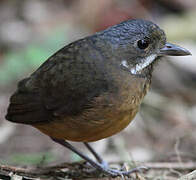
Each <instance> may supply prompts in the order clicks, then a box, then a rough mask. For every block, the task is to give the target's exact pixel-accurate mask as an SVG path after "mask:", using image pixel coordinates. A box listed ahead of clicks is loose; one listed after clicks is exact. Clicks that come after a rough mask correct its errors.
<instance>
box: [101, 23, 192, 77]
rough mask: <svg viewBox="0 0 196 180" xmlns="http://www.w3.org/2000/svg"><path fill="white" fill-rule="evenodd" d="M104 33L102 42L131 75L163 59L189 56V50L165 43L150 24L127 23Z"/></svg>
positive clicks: (164, 36)
mask: <svg viewBox="0 0 196 180" xmlns="http://www.w3.org/2000/svg"><path fill="white" fill-rule="evenodd" d="M103 32H104V33H103V37H104V39H107V41H109V42H110V44H112V50H113V52H115V53H114V54H116V56H119V58H118V59H119V61H120V62H119V63H120V65H122V66H124V67H125V68H128V69H129V70H130V72H131V73H132V74H140V73H141V72H142V70H143V69H145V68H147V67H148V66H149V65H151V64H152V63H154V62H155V61H156V60H157V59H159V57H162V56H186V55H191V53H190V52H189V51H188V50H186V49H184V48H182V47H180V46H177V45H174V44H171V43H168V42H167V41H166V35H165V33H164V31H163V30H162V29H160V28H159V26H158V25H156V24H154V23H152V22H151V21H146V20H140V19H137V20H128V21H124V22H122V23H120V24H118V25H115V26H113V27H111V28H108V29H106V30H105V31H103ZM119 54H120V55H119Z"/></svg>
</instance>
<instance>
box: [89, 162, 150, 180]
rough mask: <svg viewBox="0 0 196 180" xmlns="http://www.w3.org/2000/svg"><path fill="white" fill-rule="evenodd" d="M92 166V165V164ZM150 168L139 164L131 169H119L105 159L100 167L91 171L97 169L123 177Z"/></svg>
mask: <svg viewBox="0 0 196 180" xmlns="http://www.w3.org/2000/svg"><path fill="white" fill-rule="evenodd" d="M90 166H91V165H90ZM148 169H149V168H148V167H146V166H139V167H136V168H133V169H130V170H123V169H121V170H118V169H112V168H110V167H109V165H108V163H107V162H105V161H103V162H102V163H100V167H99V168H96V169H94V170H91V172H93V171H95V172H97V171H99V172H102V173H103V174H105V175H109V176H112V177H116V176H121V177H130V174H132V173H135V172H141V171H147V170H148Z"/></svg>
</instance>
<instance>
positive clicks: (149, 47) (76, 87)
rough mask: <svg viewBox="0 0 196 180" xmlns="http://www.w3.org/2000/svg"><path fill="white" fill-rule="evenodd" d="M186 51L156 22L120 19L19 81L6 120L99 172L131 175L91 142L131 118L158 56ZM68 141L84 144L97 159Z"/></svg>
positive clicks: (72, 44)
mask: <svg viewBox="0 0 196 180" xmlns="http://www.w3.org/2000/svg"><path fill="white" fill-rule="evenodd" d="M186 55H191V53H190V52H189V51H188V50H187V49H185V48H182V47H180V46H178V45H175V44H172V43H169V42H167V40H166V35H165V32H164V31H163V30H162V29H161V28H160V27H159V26H158V25H156V24H155V23H153V22H151V21H148V20H143V19H129V20H127V21H123V22H121V23H119V24H117V25H114V26H111V27H109V28H107V29H105V30H103V31H100V32H96V33H95V34H93V35H90V36H87V37H84V38H82V39H79V40H77V41H75V42H72V43H70V44H68V45H66V46H64V47H63V48H62V49H60V50H59V51H57V52H56V53H55V54H53V55H52V56H51V57H49V58H48V59H47V60H46V61H45V62H44V63H43V64H42V65H41V66H40V67H39V68H38V69H37V70H36V71H35V72H33V73H32V74H31V75H30V76H29V77H27V78H25V79H23V80H21V81H20V82H19V83H18V87H17V90H16V91H15V93H14V94H13V95H12V96H11V98H10V104H9V107H8V111H7V115H6V117H5V118H6V119H7V120H8V121H11V122H14V123H21V124H26V125H31V126H33V127H34V128H36V129H38V130H39V131H41V132H42V133H44V134H46V135H47V136H49V137H50V138H51V139H52V140H53V141H54V142H56V143H59V144H61V145H62V146H64V147H66V148H68V149H70V150H71V151H73V152H75V153H76V154H78V155H79V156H80V157H81V158H83V159H84V160H86V161H87V162H88V163H89V164H90V165H91V166H92V167H93V168H94V169H96V170H99V171H100V172H103V173H105V174H109V175H112V176H119V175H125V176H129V175H130V174H131V173H133V172H135V171H138V169H139V168H134V169H131V170H129V171H122V170H116V169H112V168H110V167H109V165H108V163H107V162H105V161H104V160H103V158H102V157H101V156H100V155H98V154H97V153H96V151H95V150H94V149H93V148H92V147H91V146H90V144H89V143H90V142H94V141H98V140H101V139H104V138H107V137H110V136H112V135H114V134H116V133H118V132H120V131H122V130H123V129H124V128H125V127H127V126H128V124H129V123H130V122H131V121H132V120H133V119H134V117H135V115H136V114H137V112H138V111H139V107H140V104H141V103H142V100H143V98H144V96H145V95H146V93H147V92H148V90H149V88H150V84H151V78H152V72H153V68H154V65H155V64H157V63H158V62H159V61H160V60H161V57H164V56H186ZM68 141H75V142H82V143H84V145H85V146H86V147H87V148H88V150H89V151H90V152H91V153H92V154H93V155H94V157H95V159H96V160H93V159H90V158H89V157H88V156H87V155H85V154H84V153H83V152H81V151H80V150H78V149H76V148H75V147H74V146H73V145H71V143H70V142H68Z"/></svg>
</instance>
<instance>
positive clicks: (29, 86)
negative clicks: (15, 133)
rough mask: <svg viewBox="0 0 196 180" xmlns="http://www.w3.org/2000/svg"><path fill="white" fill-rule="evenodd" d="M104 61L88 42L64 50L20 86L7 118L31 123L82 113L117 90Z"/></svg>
mask: <svg viewBox="0 0 196 180" xmlns="http://www.w3.org/2000/svg"><path fill="white" fill-rule="evenodd" d="M104 61H105V60H104V58H103V54H101V52H99V51H98V50H97V49H95V48H94V47H93V46H92V43H91V42H90V41H89V40H87V39H83V40H79V41H76V42H74V43H72V44H70V45H68V46H66V47H64V48H63V49H61V50H60V51H58V52H57V53H55V54H54V55H53V56H52V57H50V58H49V59H48V60H47V61H46V62H45V63H44V64H43V65H42V66H41V67H40V68H39V69H38V70H37V71H35V72H34V73H33V74H32V75H31V76H30V77H29V78H27V79H24V80H22V81H21V82H20V83H19V86H18V90H17V91H16V92H15V93H14V94H13V96H12V97H11V98H10V105H9V108H8V113H7V115H6V119H8V120H9V121H13V122H17V123H24V124H32V123H37V122H45V121H52V120H54V119H55V118H56V117H58V116H64V117H66V116H76V115H78V114H80V113H81V112H82V111H83V110H84V109H86V108H89V106H90V104H91V101H92V100H93V98H94V97H97V96H99V95H100V94H101V93H103V92H106V91H108V90H109V88H111V89H112V90H113V89H114V88H113V87H112V85H111V84H112V80H111V79H110V76H109V75H108V74H107V70H106V69H105V66H104ZM109 83H110V84H109Z"/></svg>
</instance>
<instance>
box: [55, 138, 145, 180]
mask: <svg viewBox="0 0 196 180" xmlns="http://www.w3.org/2000/svg"><path fill="white" fill-rule="evenodd" d="M51 139H52V140H53V141H54V142H56V143H58V144H61V145H62V146H64V147H66V148H68V149H70V150H71V151H73V152H75V153H76V154H78V155H79V156H80V157H81V158H82V159H84V160H86V161H87V162H88V163H90V164H91V165H92V166H93V167H94V168H96V169H98V170H99V171H101V172H103V173H105V174H109V175H111V176H114V177H115V176H128V177H129V176H130V174H131V173H133V172H138V171H140V170H141V169H146V168H143V167H141V168H140V167H139V168H134V169H131V170H129V171H119V170H116V169H111V168H109V167H108V166H107V167H105V166H103V165H102V164H100V163H97V162H95V161H93V160H92V159H90V158H89V157H87V156H86V155H84V154H83V153H82V152H80V151H79V150H77V149H76V148H75V147H74V146H72V145H71V144H70V143H68V142H67V141H65V140H62V139H56V138H52V137H51Z"/></svg>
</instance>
